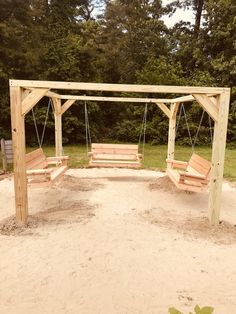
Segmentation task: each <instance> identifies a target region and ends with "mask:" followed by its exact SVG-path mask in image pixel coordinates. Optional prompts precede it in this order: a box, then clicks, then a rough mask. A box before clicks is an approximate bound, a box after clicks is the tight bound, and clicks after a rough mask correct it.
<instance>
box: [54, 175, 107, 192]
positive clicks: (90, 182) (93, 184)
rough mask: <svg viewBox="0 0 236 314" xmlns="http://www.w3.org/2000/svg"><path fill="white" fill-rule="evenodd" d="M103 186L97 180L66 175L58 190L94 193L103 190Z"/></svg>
mask: <svg viewBox="0 0 236 314" xmlns="http://www.w3.org/2000/svg"><path fill="white" fill-rule="evenodd" d="M103 186H104V185H103V184H102V183H99V182H98V181H97V180H95V179H85V178H83V179H81V178H77V177H73V176H70V175H65V176H64V177H63V179H62V180H61V181H60V182H59V184H58V185H57V186H56V188H58V187H61V188H64V189H67V190H71V191H81V192H87V191H94V190H97V189H101V188H103Z"/></svg>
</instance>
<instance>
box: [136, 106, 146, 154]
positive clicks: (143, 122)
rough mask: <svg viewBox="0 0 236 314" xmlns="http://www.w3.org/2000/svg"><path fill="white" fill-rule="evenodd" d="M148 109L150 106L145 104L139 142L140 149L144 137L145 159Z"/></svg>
mask: <svg viewBox="0 0 236 314" xmlns="http://www.w3.org/2000/svg"><path fill="white" fill-rule="evenodd" d="M147 109H148V104H147V103H146V104H145V109H144V114H143V121H142V125H141V129H140V134H139V141H138V147H139V146H140V144H141V140H142V137H143V143H142V155H143V159H144V150H145V142H146V129H147Z"/></svg>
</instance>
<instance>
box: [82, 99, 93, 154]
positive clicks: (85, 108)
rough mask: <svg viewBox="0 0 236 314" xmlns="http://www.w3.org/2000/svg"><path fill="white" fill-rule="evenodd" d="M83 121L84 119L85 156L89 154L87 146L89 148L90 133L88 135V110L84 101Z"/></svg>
mask: <svg viewBox="0 0 236 314" xmlns="http://www.w3.org/2000/svg"><path fill="white" fill-rule="evenodd" d="M84 119H85V136H86V149H87V154H88V152H89V146H91V143H92V141H91V133H90V126H89V118H88V109H87V103H86V101H85V103H84Z"/></svg>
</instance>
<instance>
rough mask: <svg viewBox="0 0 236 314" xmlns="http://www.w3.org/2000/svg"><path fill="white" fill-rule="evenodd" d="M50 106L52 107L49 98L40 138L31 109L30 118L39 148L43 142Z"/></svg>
mask: <svg viewBox="0 0 236 314" xmlns="http://www.w3.org/2000/svg"><path fill="white" fill-rule="evenodd" d="M50 106H51V107H52V100H51V98H50V99H49V101H48V107H47V112H46V116H45V120H44V124H43V131H42V135H41V138H40V136H39V130H38V125H37V120H36V117H35V112H34V108H32V116H33V120H34V128H35V132H36V136H37V140H38V144H39V147H40V148H41V147H42V145H43V140H44V135H45V130H46V125H47V120H48V116H49V109H50Z"/></svg>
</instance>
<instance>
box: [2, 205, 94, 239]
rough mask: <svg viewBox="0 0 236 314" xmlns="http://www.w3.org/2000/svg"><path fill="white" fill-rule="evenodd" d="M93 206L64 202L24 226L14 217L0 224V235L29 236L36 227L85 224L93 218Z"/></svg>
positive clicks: (31, 218)
mask: <svg viewBox="0 0 236 314" xmlns="http://www.w3.org/2000/svg"><path fill="white" fill-rule="evenodd" d="M94 208H95V206H94V205H93V206H92V205H90V204H89V203H88V202H87V201H80V202H64V203H61V204H59V205H57V206H55V207H51V208H49V209H47V210H46V211H40V212H38V213H37V214H35V215H30V216H29V217H28V222H27V224H26V225H21V224H19V223H17V221H16V219H15V216H11V217H9V218H6V219H4V220H3V221H2V222H0V233H1V234H3V235H14V236H17V235H30V234H32V233H33V229H34V230H35V229H36V228H38V227H42V226H45V225H60V224H71V223H87V222H88V221H89V219H91V218H92V217H94V216H95V213H94Z"/></svg>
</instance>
